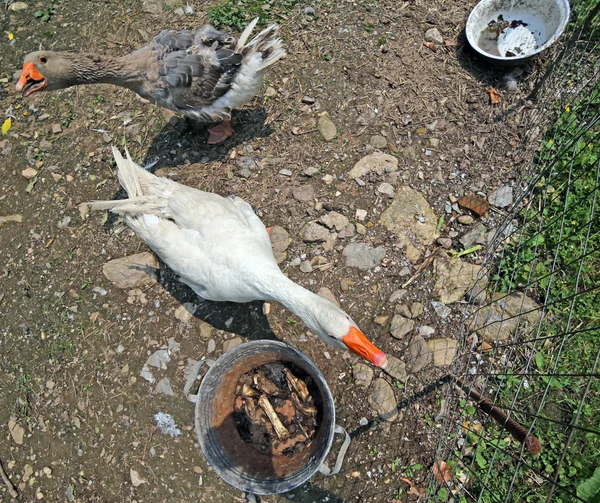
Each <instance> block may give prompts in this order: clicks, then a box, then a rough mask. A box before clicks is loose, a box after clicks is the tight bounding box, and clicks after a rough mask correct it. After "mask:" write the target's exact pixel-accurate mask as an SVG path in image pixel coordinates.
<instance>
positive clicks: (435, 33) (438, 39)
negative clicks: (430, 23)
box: [425, 28, 444, 45]
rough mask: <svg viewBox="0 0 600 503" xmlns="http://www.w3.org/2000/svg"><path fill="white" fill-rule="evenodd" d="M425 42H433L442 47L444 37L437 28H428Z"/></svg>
mask: <svg viewBox="0 0 600 503" xmlns="http://www.w3.org/2000/svg"><path fill="white" fill-rule="evenodd" d="M425 40H426V41H427V42H433V43H434V44H437V45H442V44H443V43H444V37H442V34H441V33H440V31H439V30H438V29H437V28H430V29H429V30H427V31H426V32H425Z"/></svg>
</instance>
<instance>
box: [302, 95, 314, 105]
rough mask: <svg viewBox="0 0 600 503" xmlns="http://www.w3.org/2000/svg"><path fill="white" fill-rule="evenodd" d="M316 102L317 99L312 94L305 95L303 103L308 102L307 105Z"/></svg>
mask: <svg viewBox="0 0 600 503" xmlns="http://www.w3.org/2000/svg"><path fill="white" fill-rule="evenodd" d="M314 102H315V99H314V98H313V97H312V96H303V97H302V103H306V104H307V105H312V104H313V103H314Z"/></svg>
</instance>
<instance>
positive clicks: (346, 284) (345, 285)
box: [340, 278, 354, 292]
mask: <svg viewBox="0 0 600 503" xmlns="http://www.w3.org/2000/svg"><path fill="white" fill-rule="evenodd" d="M353 286H354V280H352V279H350V278H342V279H341V280H340V288H341V289H342V292H347V291H348V290H350V288H352V287H353Z"/></svg>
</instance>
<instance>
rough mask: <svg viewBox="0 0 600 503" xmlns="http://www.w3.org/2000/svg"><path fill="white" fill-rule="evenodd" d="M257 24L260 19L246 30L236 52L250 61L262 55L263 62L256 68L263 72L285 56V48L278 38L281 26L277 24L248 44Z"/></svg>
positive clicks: (254, 21)
mask: <svg viewBox="0 0 600 503" xmlns="http://www.w3.org/2000/svg"><path fill="white" fill-rule="evenodd" d="M257 22H258V18H256V19H254V20H253V21H252V22H251V23H250V24H249V25H248V26H247V27H246V28H245V29H244V31H243V32H242V34H241V35H240V38H239V40H238V43H237V46H236V49H235V50H236V52H241V53H242V54H243V55H244V59H249V58H250V57H251V56H252V55H254V54H257V53H260V54H261V57H262V61H261V63H260V64H259V65H258V66H257V67H256V70H257V71H263V70H265V69H266V68H267V67H269V66H271V65H272V64H273V63H275V62H277V61H279V60H280V59H281V58H282V57H283V56H285V49H284V48H283V43H282V42H281V39H280V38H278V37H277V31H278V30H279V26H277V25H276V24H272V25H270V26H268V27H267V28H265V29H264V30H263V31H261V32H260V33H259V34H258V35H256V37H254V38H253V39H252V40H251V41H250V42H248V43H246V41H247V40H248V38H249V37H250V34H251V33H252V30H253V29H254V27H255V26H256V23H257Z"/></svg>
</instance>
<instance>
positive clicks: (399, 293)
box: [389, 289, 408, 303]
mask: <svg viewBox="0 0 600 503" xmlns="http://www.w3.org/2000/svg"><path fill="white" fill-rule="evenodd" d="M407 293H408V290H404V289H401V290H395V291H394V292H392V295H390V298H389V302H390V303H393V302H398V301H399V300H402V298H403V297H404V296H405V295H406V294H407Z"/></svg>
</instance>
